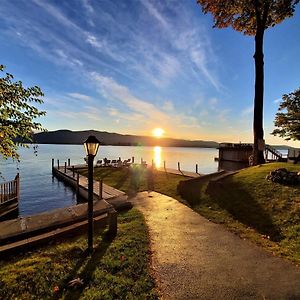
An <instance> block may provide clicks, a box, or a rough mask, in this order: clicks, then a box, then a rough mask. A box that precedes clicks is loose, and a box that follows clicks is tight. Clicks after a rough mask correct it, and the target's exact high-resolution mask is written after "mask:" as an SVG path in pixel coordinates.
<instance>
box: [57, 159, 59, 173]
mask: <svg viewBox="0 0 300 300" xmlns="http://www.w3.org/2000/svg"><path fill="white" fill-rule="evenodd" d="M57 169H58V170H59V159H58V160H57Z"/></svg>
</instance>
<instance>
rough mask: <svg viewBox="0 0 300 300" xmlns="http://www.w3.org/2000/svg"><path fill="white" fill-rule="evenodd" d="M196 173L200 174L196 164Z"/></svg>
mask: <svg viewBox="0 0 300 300" xmlns="http://www.w3.org/2000/svg"><path fill="white" fill-rule="evenodd" d="M196 173H197V174H198V164H196Z"/></svg>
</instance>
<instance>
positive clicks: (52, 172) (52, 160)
mask: <svg viewBox="0 0 300 300" xmlns="http://www.w3.org/2000/svg"><path fill="white" fill-rule="evenodd" d="M51 165H52V169H51V170H52V173H53V169H54V158H52V163H51Z"/></svg>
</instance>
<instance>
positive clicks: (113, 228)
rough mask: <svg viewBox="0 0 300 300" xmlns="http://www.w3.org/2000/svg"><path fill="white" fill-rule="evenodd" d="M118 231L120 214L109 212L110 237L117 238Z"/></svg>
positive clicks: (113, 211)
mask: <svg viewBox="0 0 300 300" xmlns="http://www.w3.org/2000/svg"><path fill="white" fill-rule="evenodd" d="M117 231H118V214H117V212H116V211H115V210H114V209H113V210H111V211H109V212H108V236H109V237H110V238H112V237H114V236H116V234H117Z"/></svg>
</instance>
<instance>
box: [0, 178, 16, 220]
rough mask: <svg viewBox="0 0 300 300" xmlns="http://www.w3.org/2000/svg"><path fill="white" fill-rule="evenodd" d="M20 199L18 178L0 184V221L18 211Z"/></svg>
mask: <svg viewBox="0 0 300 300" xmlns="http://www.w3.org/2000/svg"><path fill="white" fill-rule="evenodd" d="M19 198H20V176H19V174H17V176H16V177H15V179H14V180H11V181H7V182H3V183H1V184H0V219H1V218H3V217H5V216H7V215H8V214H10V213H12V212H14V211H16V210H17V209H18V204H19Z"/></svg>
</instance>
